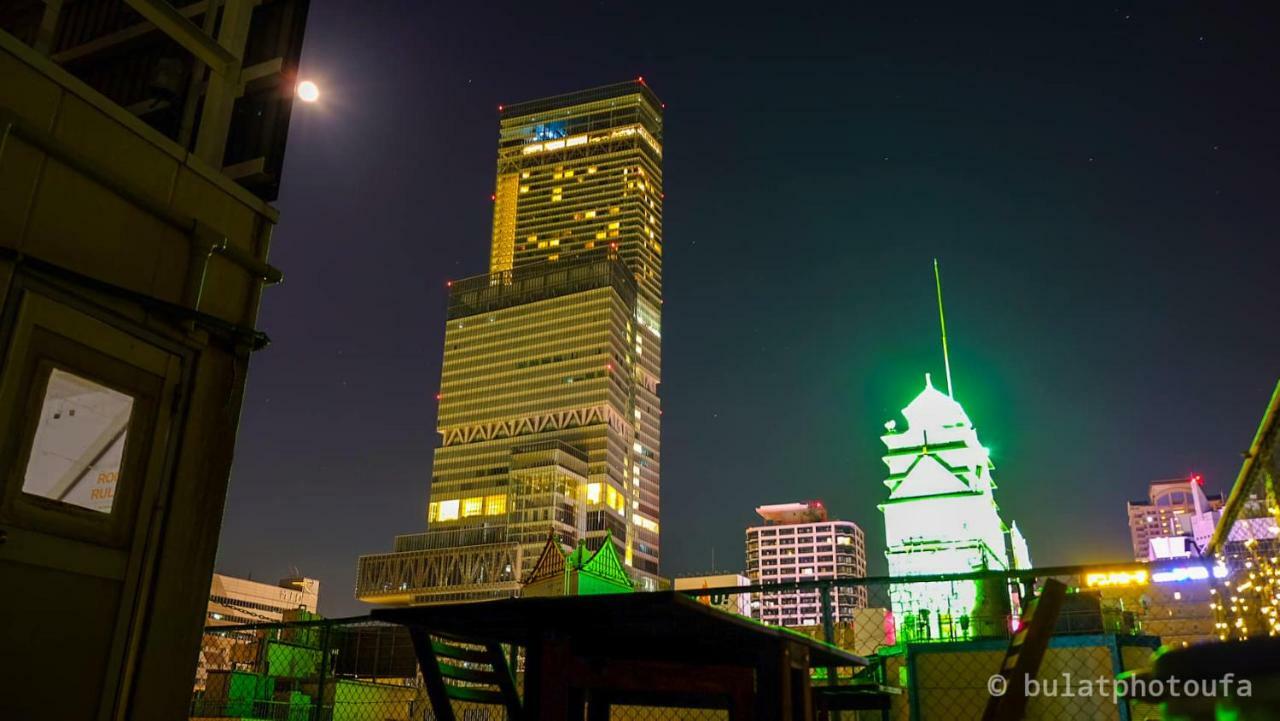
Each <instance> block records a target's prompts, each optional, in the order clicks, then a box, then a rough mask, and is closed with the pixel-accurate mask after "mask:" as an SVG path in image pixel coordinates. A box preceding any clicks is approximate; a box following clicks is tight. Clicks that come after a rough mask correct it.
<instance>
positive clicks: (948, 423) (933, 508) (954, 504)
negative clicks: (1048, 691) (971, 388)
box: [880, 374, 1031, 641]
mask: <svg viewBox="0 0 1280 721" xmlns="http://www.w3.org/2000/svg"><path fill="white" fill-rule="evenodd" d="M902 416H903V417H904V418H905V419H906V421H907V427H906V428H905V429H900V428H898V426H897V421H889V422H888V423H886V424H885V428H886V430H887V431H888V432H887V433H886V434H885V435H884V436H881V440H882V441H883V442H884V444H885V447H886V448H887V453H886V455H885V456H884V462H885V464H886V465H887V466H888V470H889V475H888V476H887V477H886V478H885V481H884V482H885V485H886V486H888V488H889V498H888V499H887V500H886V501H885V502H884V503H883V504H881V506H880V509H881V511H883V512H884V526H885V545H886V551H885V557H886V558H887V559H888V561H889V575H891V576H918V575H930V574H949V573H955V574H959V573H970V572H974V571H983V570H1008V569H1015V568H1030V567H1031V557H1030V552H1029V551H1028V549H1027V543H1026V540H1025V539H1024V538H1023V536H1022V533H1021V532H1020V531H1019V530H1018V527H1017V524H1013V525H1011V526H1006V525H1005V523H1004V521H1003V520H1002V519H1001V518H1000V513H999V509H998V507H997V506H996V502H995V496H994V493H993V491H994V490H995V488H996V486H995V483H994V481H993V480H992V477H991V471H992V469H993V468H994V465H993V464H992V462H991V456H990V453H989V452H988V450H987V449H986V448H984V447H983V446H982V444H981V443H979V441H978V434H977V431H976V430H975V429H974V426H973V423H972V422H971V421H970V420H969V416H968V415H966V414H965V412H964V408H962V407H961V406H960V404H959V403H957V402H956V400H955V399H954V398H952V397H951V396H949V395H948V394H946V393H943V392H941V391H939V390H938V389H936V388H934V387H933V382H932V380H931V379H930V377H929V375H928V374H925V387H924V390H922V391H921V392H920V394H919V395H917V396H916V398H915V400H913V401H911V403H910V404H908V405H907V407H906V408H904V409H902ZM889 595H890V599H891V602H892V607H893V613H894V616H895V619H896V621H897V623H898V638H899V640H905V641H910V640H914V639H939V638H969V637H973V636H986V635H1003V633H1004V629H1005V628H1007V624H1008V622H1009V616H1010V614H1011V613H1012V612H1013V609H1014V608H1016V604H1015V603H1014V600H1013V599H1011V598H1010V594H1009V591H1008V588H1007V586H1006V585H1005V584H1003V583H995V582H991V583H985V582H984V583H978V582H974V581H961V582H945V583H942V582H940V583H916V584H896V585H892V586H890V589H889Z"/></svg>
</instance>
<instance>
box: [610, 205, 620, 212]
mask: <svg viewBox="0 0 1280 721" xmlns="http://www.w3.org/2000/svg"><path fill="white" fill-rule="evenodd" d="M609 212H610V213H621V212H622V208H619V207H618V206H616V205H615V206H613V207H612V208H609Z"/></svg>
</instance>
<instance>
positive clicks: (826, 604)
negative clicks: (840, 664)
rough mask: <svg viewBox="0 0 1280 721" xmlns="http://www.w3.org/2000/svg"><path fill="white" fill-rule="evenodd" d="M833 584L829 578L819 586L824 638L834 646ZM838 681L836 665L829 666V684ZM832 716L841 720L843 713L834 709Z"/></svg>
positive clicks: (834, 683)
mask: <svg viewBox="0 0 1280 721" xmlns="http://www.w3.org/2000/svg"><path fill="white" fill-rule="evenodd" d="M831 585H832V582H831V581H829V580H828V581H827V582H826V583H824V584H822V585H821V586H819V587H818V597H819V598H821V599H822V640H823V641H826V642H827V643H829V644H831V645H832V646H834V645H835V643H836V625H835V618H834V614H833V613H832V610H831ZM836 681H837V678H836V668H835V666H828V667H827V685H828V686H835V685H836ZM830 717H831V718H832V719H834V721H840V719H841V713H840V711H838V710H837V711H832V712H831V713H830Z"/></svg>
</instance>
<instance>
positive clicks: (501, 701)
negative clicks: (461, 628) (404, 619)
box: [409, 628, 523, 721]
mask: <svg viewBox="0 0 1280 721" xmlns="http://www.w3.org/2000/svg"><path fill="white" fill-rule="evenodd" d="M409 634H410V636H411V637H412V638H413V646H414V649H415V650H416V651H417V653H418V658H419V660H420V663H419V665H420V666H421V669H422V680H423V683H424V685H425V686H426V688H427V697H428V698H429V699H430V700H431V710H432V711H433V712H434V714H435V718H436V719H437V721H456V719H457V716H456V715H455V714H454V712H453V702H454V701H462V702H466V703H473V704H484V705H489V706H501V707H503V708H504V709H505V710H506V712H507V719H508V720H509V721H519V720H520V719H522V718H523V707H522V705H521V703H520V694H519V693H518V692H517V691H516V681H515V676H514V674H513V673H512V670H511V667H510V666H508V665H507V660H506V658H505V656H504V655H503V653H502V646H501V645H500V644H496V643H486V642H480V641H471V640H468V639H464V638H456V637H451V636H442V635H440V634H437V633H428V632H427V631H425V630H422V629H417V628H411V629H410V631H409Z"/></svg>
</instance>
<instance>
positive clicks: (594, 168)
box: [587, 165, 597, 173]
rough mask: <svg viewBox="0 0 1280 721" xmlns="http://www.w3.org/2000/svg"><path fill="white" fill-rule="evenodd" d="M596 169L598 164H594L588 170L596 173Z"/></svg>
mask: <svg viewBox="0 0 1280 721" xmlns="http://www.w3.org/2000/svg"><path fill="white" fill-rule="evenodd" d="M596 170H597V168H596V166H594V165H593V166H591V167H590V168H587V172H588V173H594V172H596Z"/></svg>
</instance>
